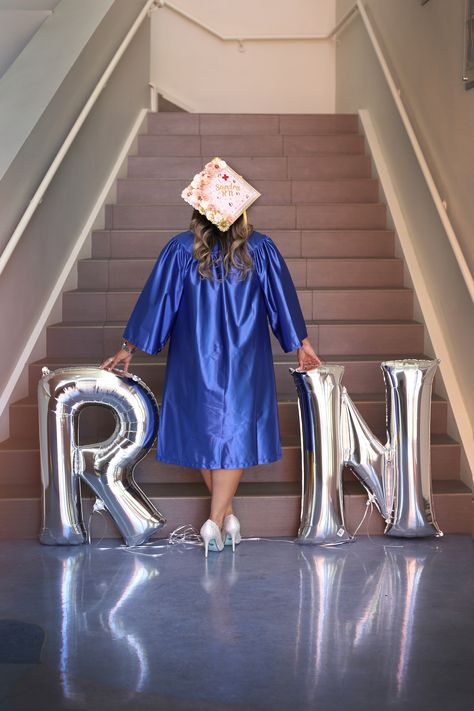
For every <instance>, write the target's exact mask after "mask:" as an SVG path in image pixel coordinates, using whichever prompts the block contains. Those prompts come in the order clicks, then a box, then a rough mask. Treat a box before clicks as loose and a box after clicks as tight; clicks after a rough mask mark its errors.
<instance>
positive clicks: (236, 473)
mask: <svg viewBox="0 0 474 711" xmlns="http://www.w3.org/2000/svg"><path fill="white" fill-rule="evenodd" d="M258 196H259V193H258V192H257V191H256V190H254V189H253V188H252V187H251V186H250V185H249V184H248V183H246V181H244V180H243V179H242V177H241V176H239V175H238V174H237V173H235V171H233V170H232V169H231V168H230V166H228V165H227V164H226V163H225V162H224V161H222V160H221V159H219V158H215V159H214V160H213V161H211V162H210V163H208V164H207V165H206V166H205V167H204V169H203V171H202V172H201V173H199V174H198V175H196V176H195V177H194V179H193V181H192V183H191V184H190V185H189V186H188V188H186V189H185V190H183V193H182V197H183V198H184V199H185V200H186V202H188V203H190V204H191V205H192V206H193V207H194V208H195V209H194V212H193V215H192V220H191V224H190V229H189V230H188V231H186V232H183V233H180V234H177V235H175V236H174V237H172V238H171V239H170V240H169V241H168V242H167V244H166V245H165V246H164V248H163V249H162V251H161V253H160V255H159V257H158V259H157V261H156V263H155V266H154V267H153V270H152V272H151V274H150V276H149V278H148V280H147V282H146V284H145V286H144V288H143V291H142V292H141V294H140V296H139V298H138V300H137V303H136V305H135V307H134V309H133V312H132V314H131V316H130V319H129V321H128V323H127V326H126V328H125V330H124V332H123V336H124V339H125V340H124V343H123V344H122V348H121V349H120V350H119V351H118V352H117V353H116V354H115V355H114V356H112V357H111V358H107V359H106V360H105V361H104V362H103V363H102V364H101V367H104V368H105V369H107V370H112V369H113V368H115V367H116V366H117V365H118V364H119V363H123V364H124V368H123V369H124V370H125V371H128V367H129V365H130V361H131V359H132V355H133V352H134V351H135V350H136V348H140V349H141V350H142V351H144V352H146V353H149V354H151V355H154V354H156V353H158V352H159V351H161V350H162V349H163V347H164V346H165V344H166V342H167V340H168V337H170V342H169V350H168V357H167V365H166V374H165V380H164V386H163V396H162V407H161V412H160V423H159V429H158V443H157V452H156V459H158V460H160V461H164V462H168V463H172V464H178V465H181V466H187V467H193V468H198V469H200V471H201V473H202V476H203V478H204V481H205V483H206V485H207V487H208V489H209V491H210V493H211V511H210V515H209V518H208V519H207V520H206V521H205V522H204V524H203V525H202V527H201V529H200V533H201V536H202V538H203V541H204V546H205V555H206V557H207V554H208V550H214V551H221V550H222V549H223V548H224V545H228V544H232V550H233V551H235V545H236V544H238V543H239V542H240V540H241V535H240V523H239V520H238V519H237V517H236V516H235V514H234V511H233V506H232V502H233V497H234V494H235V492H236V490H237V487H238V484H239V481H240V478H241V476H242V473H243V469H244V468H245V467H250V466H255V465H257V464H263V463H267V462H274V461H277V460H279V459H281V458H282V450H281V443H280V431H279V420H278V406H277V398H276V383H275V372H274V367H273V357H272V350H271V341H270V334H269V329H268V320H269V321H270V325H271V328H272V331H273V333H274V334H275V336H276V337H277V339H278V341H279V343H280V345H281V346H282V348H283V350H284V351H285V353H288V352H290V351H295V350H296V352H297V360H298V364H299V367H300V368H301V369H306V368H313V367H316V366H317V365H320V364H321V361H320V360H319V358H318V356H317V355H316V353H315V352H314V350H313V348H312V346H311V344H310V341H309V338H308V333H307V330H306V325H305V322H304V317H303V314H302V311H301V307H300V304H299V301H298V297H297V294H296V289H295V286H294V284H293V281H292V279H291V276H290V273H289V271H288V267H287V266H286V263H285V261H284V259H283V257H282V256H281V254H280V252H279V251H278V249H277V247H276V245H275V244H274V242H273V241H272V240H271V238H270V237H268V236H267V235H263V234H261V233H259V232H256V231H254V230H253V227H252V226H251V225H249V224H248V223H247V218H246V208H247V207H248V206H249V204H251V203H252V202H253V201H254V200H255V199H256V197H258Z"/></svg>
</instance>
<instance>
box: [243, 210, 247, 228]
mask: <svg viewBox="0 0 474 711" xmlns="http://www.w3.org/2000/svg"><path fill="white" fill-rule="evenodd" d="M243 215H244V225H245V227H247V225H248V222H247V210H244V212H243Z"/></svg>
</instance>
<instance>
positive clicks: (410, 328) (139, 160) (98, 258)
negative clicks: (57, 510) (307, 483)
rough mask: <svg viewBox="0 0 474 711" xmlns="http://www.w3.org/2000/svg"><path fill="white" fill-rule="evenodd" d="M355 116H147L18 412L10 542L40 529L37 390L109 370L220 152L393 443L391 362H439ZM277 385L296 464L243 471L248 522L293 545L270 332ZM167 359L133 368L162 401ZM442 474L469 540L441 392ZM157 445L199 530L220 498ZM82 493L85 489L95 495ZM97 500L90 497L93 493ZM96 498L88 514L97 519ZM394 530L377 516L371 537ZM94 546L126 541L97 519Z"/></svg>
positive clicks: (289, 404) (94, 417)
mask: <svg viewBox="0 0 474 711" xmlns="http://www.w3.org/2000/svg"><path fill="white" fill-rule="evenodd" d="M364 150H365V149H364V137H363V136H362V135H361V134H360V133H359V129H358V119H357V116H356V115H294V114H292V115H248V114H245V115H225V114H218V115H197V114H188V113H158V114H149V116H148V127H147V133H146V134H143V135H141V136H139V139H138V154H137V155H133V156H130V157H129V159H128V177H126V178H123V179H119V180H118V186H117V187H118V191H117V194H118V197H117V204H113V205H107V206H106V224H105V229H104V230H97V231H95V232H94V233H93V235H92V257H91V259H83V260H81V261H80V262H79V263H78V284H79V288H78V289H77V290H73V291H69V292H66V293H65V294H64V298H63V319H64V320H63V321H62V322H61V323H57V324H53V325H52V326H50V327H49V328H48V333H47V354H48V355H47V358H45V359H42V360H39V361H36V362H34V363H31V364H30V366H29V383H30V391H29V392H30V395H29V396H28V397H26V398H24V399H22V400H19V401H18V402H15V403H13V404H12V405H11V411H10V422H11V429H10V432H11V436H10V438H9V439H8V440H6V441H4V442H2V443H1V444H0V536H1V537H4V538H12V537H17V538H35V537H36V536H37V534H38V530H39V526H40V494H41V485H40V461H39V446H38V433H37V430H38V420H37V403H36V387H37V383H38V379H39V378H40V376H41V368H42V367H43V366H44V365H47V366H48V367H49V368H50V369H52V370H54V369H56V368H60V367H63V366H70V365H73V364H77V363H84V364H88V365H98V364H99V363H100V362H101V361H102V360H103V359H104V358H105V357H107V356H109V355H112V354H113V353H115V351H116V350H117V348H118V347H119V346H120V343H121V337H122V332H123V329H124V326H125V323H126V321H127V319H128V317H129V314H130V312H131V310H132V308H133V305H134V304H135V301H136V299H137V296H138V294H139V292H140V290H141V289H142V287H143V285H144V283H145V280H146V278H147V276H148V275H149V273H150V271H151V268H152V266H153V264H154V261H155V260H156V258H157V256H158V254H159V252H160V250H161V249H162V247H163V246H164V245H165V243H166V242H167V241H168V239H169V238H170V237H171V236H172V235H173V234H176V233H177V232H180V231H182V230H184V229H187V228H188V226H189V221H190V216H191V209H190V208H189V206H187V205H186V204H185V203H184V202H183V201H182V199H181V197H180V193H181V190H182V189H183V187H184V186H185V185H187V184H188V183H189V181H190V180H191V178H192V176H193V175H194V174H195V173H197V172H199V171H200V170H201V168H202V166H203V164H204V162H206V161H208V160H211V159H212V158H213V157H214V156H215V155H219V156H221V157H222V158H224V159H225V160H228V162H229V164H230V165H231V166H232V167H233V168H235V169H237V170H238V171H239V172H240V173H242V175H243V176H244V177H245V178H247V179H248V180H249V181H250V182H251V183H252V184H253V185H254V186H255V187H256V188H257V189H258V190H259V191H260V192H261V193H262V197H261V198H259V200H258V202H257V204H256V205H254V206H253V207H252V208H251V209H250V211H249V219H250V220H251V222H252V223H253V224H254V226H255V228H256V229H258V230H259V231H261V232H264V233H267V234H269V235H270V236H271V237H272V239H274V241H275V243H276V244H277V245H278V247H279V249H280V251H281V252H282V254H283V255H284V256H285V258H286V260H287V264H288V267H289V269H290V272H291V274H292V276H293V279H294V282H295V285H296V287H297V290H298V296H299V299H300V303H301V307H302V309H303V313H304V315H305V319H306V323H307V328H308V334H309V337H310V340H311V342H312V344H313V347H314V349H315V350H316V352H317V353H318V355H319V356H320V357H321V358H322V359H323V360H324V361H328V362H331V361H334V362H337V363H339V364H342V365H344V367H345V375H344V380H343V383H344V385H345V386H346V387H347V389H348V392H349V394H350V396H351V398H352V399H353V401H354V402H355V404H356V405H357V407H358V408H359V410H360V412H361V414H362V416H363V417H364V418H365V419H366V421H367V422H368V424H369V426H370V427H371V429H372V431H373V432H374V434H376V436H377V437H379V438H380V439H381V441H382V442H385V399H384V382H383V377H382V371H381V368H380V363H381V361H382V360H385V359H390V358H397V357H409V358H430V357H431V356H429V355H427V354H425V353H424V352H423V330H424V326H423V324H422V323H420V322H417V321H415V320H414V319H413V292H412V290H411V289H408V288H405V287H404V286H403V263H402V261H401V260H400V259H398V258H396V257H395V256H394V234H393V232H392V231H390V230H389V229H387V219H386V218H387V216H386V207H385V205H384V204H382V203H380V202H379V186H378V181H377V180H375V179H373V178H372V177H371V159H370V156H368V155H366V154H365V152H364ZM270 335H271V339H272V347H273V352H274V365H275V373H276V379H277V388H278V395H279V398H278V407H279V417H280V429H281V441H282V446H283V459H282V460H280V461H279V462H276V463H273V464H265V465H260V466H258V467H251V468H249V469H246V470H245V471H244V476H243V478H242V481H241V484H240V486H239V489H238V494H237V499H236V513H237V514H238V516H239V517H240V518H241V521H242V530H243V531H244V532H245V535H248V536H255V535H257V536H277V535H285V536H294V535H296V531H297V526H298V519H299V513H300V474H301V463H300V436H299V421H298V410H297V400H296V391H295V388H294V385H293V379H292V378H291V376H290V374H289V371H288V368H289V366H292V367H296V361H295V355H294V354H284V353H283V352H282V350H281V348H280V346H279V344H278V341H277V340H276V338H275V337H274V336H273V334H272V333H271V331H270ZM167 350H168V346H166V347H165V349H164V350H163V351H162V352H161V353H159V354H158V355H157V356H153V357H150V356H148V355H146V354H141V353H140V352H137V354H136V355H135V357H134V359H133V362H132V367H131V371H132V372H134V373H136V374H137V375H139V376H140V377H141V378H143V380H144V381H145V382H146V383H147V384H148V385H149V386H150V387H151V388H152V390H153V391H154V393H155V395H156V397H157V399H158V401H159V402H160V401H161V393H162V386H163V379H164V372H165V365H166V355H167ZM438 377H439V376H438V375H436V376H435V381H434V388H433V396H432V409H431V463H432V478H433V490H434V500H435V512H436V517H437V520H438V523H439V525H440V527H441V529H442V530H443V531H444V532H445V533H467V532H470V531H471V522H470V509H471V496H472V495H471V491H470V489H469V488H468V487H467V486H466V485H465V484H464V483H463V482H462V481H461V480H460V474H459V471H460V469H459V467H460V452H461V445H460V443H459V442H456V441H455V440H453V439H452V438H451V437H450V436H448V435H447V433H446V421H447V410H448V405H447V402H446V400H444V399H443V398H442V397H440V396H439V395H437V394H436V393H435V391H436V378H438ZM112 423H113V420H112V417H111V415H110V413H109V412H108V411H107V410H105V409H104V408H92V407H91V408H89V409H88V410H86V411H84V413H83V414H82V415H81V429H80V436H81V442H83V443H85V442H94V441H99V440H101V439H103V438H105V437H106V436H108V435H109V434H110V432H111V431H112V429H113V426H112ZM155 449H156V445H155V446H154V447H153V449H152V450H151V451H150V453H149V454H148V455H147V457H146V458H145V459H144V460H142V461H141V462H140V463H139V464H138V466H137V468H136V470H135V476H136V478H137V480H138V481H139V482H140V484H141V485H142V486H143V488H144V490H145V491H146V492H147V494H148V495H149V496H150V497H151V499H152V500H153V502H154V503H155V505H156V506H157V508H158V509H159V510H160V511H161V512H162V513H163V514H164V515H165V516H166V517H167V519H168V525H167V526H166V527H165V528H164V529H163V531H162V532H160V533H161V535H162V536H163V537H166V536H167V535H168V534H169V532H170V531H171V530H173V528H174V527H176V526H178V525H180V524H182V523H191V524H193V525H194V526H196V527H199V526H200V525H201V523H202V521H203V520H205V518H207V515H208V504H209V497H208V492H207V489H206V488H205V486H204V484H203V482H202V480H201V477H200V474H199V471H198V470H193V469H186V468H180V467H178V466H176V465H167V464H165V463H162V462H158V461H156V460H155V458H154V457H155ZM344 475H345V479H346V484H345V503H346V524H347V526H348V528H349V530H350V531H353V530H354V529H355V527H356V525H357V523H358V522H359V520H360V519H361V517H362V515H363V513H364V511H365V502H366V494H365V492H364V490H363V489H362V487H361V486H360V485H359V483H358V482H357V480H356V479H355V478H354V476H353V475H352V473H351V472H350V471H349V470H348V471H346V472H345V473H344ZM84 488H85V487H84ZM84 495H85V496H86V497H87V496H89V493H88V492H86V491H84ZM91 503H92V499H90V498H89V499H88V500H87V501H86V505H85V515H86V516H87V515H88V511H89V510H90V507H91ZM367 531H369V532H370V533H382V531H383V521H382V519H381V518H380V517H379V516H378V514H377V513H376V512H375V511H374V513H373V515H372V516H371V517H370V521H369V526H368V527H367V526H366V525H365V524H364V526H363V527H362V528H361V529H360V530H359V534H358V535H361V534H364V533H367ZM92 532H93V535H95V536H115V535H117V532H116V530H115V527H114V525H113V523H111V522H110V521H108V520H106V519H105V518H102V517H98V516H94V518H93V526H92Z"/></svg>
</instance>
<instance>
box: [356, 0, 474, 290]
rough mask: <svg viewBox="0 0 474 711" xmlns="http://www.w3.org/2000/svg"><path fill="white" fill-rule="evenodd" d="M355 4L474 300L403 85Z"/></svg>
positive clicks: (473, 287)
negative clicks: (401, 90)
mask: <svg viewBox="0 0 474 711" xmlns="http://www.w3.org/2000/svg"><path fill="white" fill-rule="evenodd" d="M356 5H357V8H358V10H359V13H360V16H361V18H362V22H363V23H364V27H365V29H366V30H367V34H368V35H369V38H370V41H371V43H372V47H373V49H374V52H375V54H376V56H377V59H378V60H379V64H380V67H381V69H382V72H383V75H384V77H385V80H386V82H387V84H388V87H389V89H390V93H391V94H392V97H393V100H394V102H395V105H396V107H397V109H398V113H399V114H400V118H401V120H402V123H403V126H404V127H405V131H406V132H407V135H408V138H409V140H410V143H411V146H412V148H413V151H414V153H415V156H416V159H417V161H418V165H419V166H420V169H421V172H422V173H423V177H424V179H425V181H426V184H427V186H428V190H429V191H430V194H431V197H432V199H433V202H434V205H435V208H436V210H437V212H438V215H439V217H440V220H441V223H442V225H443V227H444V231H445V232H446V235H447V237H448V239H449V242H450V244H451V248H452V250H453V252H454V256H455V258H456V261H457V263H458V267H459V269H460V270H461V274H462V276H463V278H464V281H465V283H466V287H467V289H468V291H469V293H470V295H471V298H472V299H473V300H474V277H473V275H472V274H471V270H470V269H469V266H468V263H467V261H466V258H465V256H464V254H463V252H462V249H461V246H460V244H459V240H458V238H457V235H456V233H455V231H454V228H453V226H452V224H451V220H450V219H449V217H448V215H447V212H446V209H447V208H446V202H445V201H443V199H442V198H441V195H440V193H439V190H438V188H437V187H436V183H435V181H434V179H433V175H432V174H431V171H430V169H429V167H428V163H427V161H426V158H425V156H424V153H423V150H422V148H421V146H420V143H419V141H418V138H417V137H416V133H415V131H414V129H413V126H412V123H411V121H410V119H409V117H408V113H407V111H406V109H405V106H404V105H403V101H402V99H401V97H400V88H399V87H397V85H396V83H395V81H394V78H393V75H392V73H391V71H390V69H389V66H388V64H387V61H386V59H385V56H384V53H383V51H382V48H381V46H380V44H379V42H378V40H377V37H376V35H375V32H374V28H373V26H372V23H371V22H370V19H369V17H368V15H367V12H366V10H365V7H364V5H363V3H362V1H361V0H357V2H356Z"/></svg>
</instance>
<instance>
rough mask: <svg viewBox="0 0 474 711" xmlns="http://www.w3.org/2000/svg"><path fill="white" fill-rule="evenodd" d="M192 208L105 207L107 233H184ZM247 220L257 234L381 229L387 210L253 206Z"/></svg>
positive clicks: (328, 205) (378, 207) (351, 206)
mask: <svg viewBox="0 0 474 711" xmlns="http://www.w3.org/2000/svg"><path fill="white" fill-rule="evenodd" d="M191 215H192V212H191V208H190V207H189V205H186V204H185V203H184V202H183V204H182V205H180V204H178V205H169V204H163V205H133V204H115V205H107V206H106V211H105V227H106V229H128V230H129V229H175V230H176V231H178V230H187V229H188V228H189V222H190V220H191ZM248 215H249V220H250V221H251V222H252V223H253V224H256V225H259V226H261V227H259V230H260V231H262V232H263V231H265V229H270V228H280V229H281V228H285V229H292V228H294V227H296V228H301V229H344V228H350V229H384V228H385V227H386V220H387V217H386V207H385V205H384V204H383V203H320V204H319V205H317V206H313V205H307V204H303V205H259V204H258V203H257V204H255V205H252V207H250V208H249V210H248Z"/></svg>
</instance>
